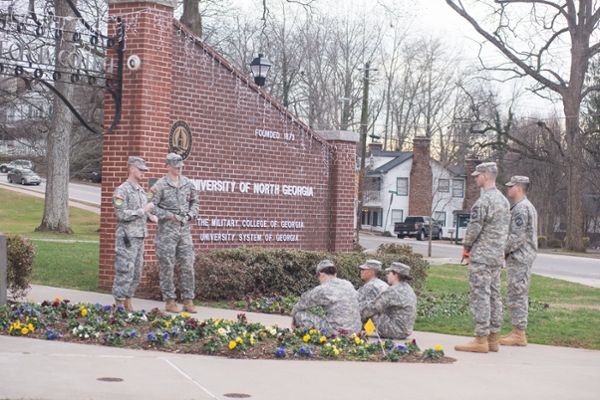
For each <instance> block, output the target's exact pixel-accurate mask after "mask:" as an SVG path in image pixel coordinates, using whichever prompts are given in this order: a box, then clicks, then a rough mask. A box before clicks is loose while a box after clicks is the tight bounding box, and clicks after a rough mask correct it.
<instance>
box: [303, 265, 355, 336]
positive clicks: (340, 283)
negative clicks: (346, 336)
mask: <svg viewBox="0 0 600 400" xmlns="http://www.w3.org/2000/svg"><path fill="white" fill-rule="evenodd" d="M316 306H321V307H323V312H324V313H325V315H324V316H323V317H319V316H317V315H314V314H312V313H310V312H309V311H308V309H310V308H312V307H316ZM292 321H293V324H294V325H296V326H301V325H304V326H305V327H315V328H316V329H325V330H326V331H327V333H328V334H333V333H337V331H338V330H340V329H343V330H346V331H348V332H351V333H356V332H359V331H360V330H361V328H362V324H361V322H360V313H359V311H358V296H357V294H356V290H354V286H352V284H351V283H350V282H348V281H347V280H344V279H339V278H337V277H335V276H334V277H331V278H329V279H328V280H327V281H325V282H323V283H322V284H320V285H319V286H317V287H315V288H313V289H311V290H309V291H308V292H305V293H303V294H302V297H300V300H298V302H297V303H296V304H295V305H294V308H292Z"/></svg>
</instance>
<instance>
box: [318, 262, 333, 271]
mask: <svg viewBox="0 0 600 400" xmlns="http://www.w3.org/2000/svg"><path fill="white" fill-rule="evenodd" d="M327 267H335V265H333V261H331V260H323V261H321V262H320V263H318V264H317V274H318V273H319V272H321V271H323V270H324V269H325V268H327Z"/></svg>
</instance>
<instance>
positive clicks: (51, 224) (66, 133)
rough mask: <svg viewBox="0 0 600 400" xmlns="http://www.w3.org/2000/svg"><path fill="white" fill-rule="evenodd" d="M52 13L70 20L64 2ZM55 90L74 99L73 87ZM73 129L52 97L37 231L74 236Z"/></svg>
mask: <svg viewBox="0 0 600 400" xmlns="http://www.w3.org/2000/svg"><path fill="white" fill-rule="evenodd" d="M75 4H76V3H75ZM55 9H56V15H57V16H73V12H72V11H71V9H70V7H69V5H68V4H67V2H66V1H65V0H56V1H55ZM75 27H76V21H75V20H68V21H66V22H65V24H64V28H63V30H64V31H65V32H66V31H72V32H74V31H75ZM63 49H66V50H68V49H67V45H66V43H65V42H64V41H58V40H57V48H56V54H58V53H59V52H60V51H61V50H63ZM56 67H57V69H61V70H64V66H63V65H61V64H60V60H59V58H58V57H57V60H56ZM63 79H64V78H63ZM56 88H57V90H58V91H59V92H61V93H62V94H63V95H64V96H65V98H67V99H68V100H69V101H71V99H72V98H73V85H71V84H67V83H63V82H59V81H57V82H56ZM72 127H73V114H71V111H70V110H69V109H68V108H67V106H66V105H65V104H64V103H63V102H62V101H61V100H60V99H59V98H58V96H54V103H53V108H52V121H51V127H50V131H49V132H48V139H47V141H48V146H47V151H48V153H47V159H48V178H47V181H46V201H45V203H44V216H43V218H42V223H41V225H40V226H39V227H37V228H36V229H35V230H36V231H52V232H56V233H62V234H73V231H72V230H71V225H70V223H69V149H70V144H71V129H72Z"/></svg>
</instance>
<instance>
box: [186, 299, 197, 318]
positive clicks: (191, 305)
mask: <svg viewBox="0 0 600 400" xmlns="http://www.w3.org/2000/svg"><path fill="white" fill-rule="evenodd" d="M183 311H185V312H189V313H192V314H196V306H194V302H193V301H192V300H191V299H185V300H183Z"/></svg>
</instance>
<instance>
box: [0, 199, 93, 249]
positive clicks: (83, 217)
mask: <svg viewBox="0 0 600 400" xmlns="http://www.w3.org/2000/svg"><path fill="white" fill-rule="evenodd" d="M43 215H44V199H41V198H38V197H34V196H29V195H25V194H21V193H17V192H14V191H12V190H7V189H4V188H0V221H2V225H1V227H0V231H1V232H3V233H4V234H9V233H16V234H19V235H21V236H23V237H25V238H28V239H29V238H32V239H33V238H38V239H39V238H44V239H57V240H99V238H100V233H99V232H98V230H99V229H100V215H98V214H95V213H92V212H90V211H86V210H81V209H78V208H74V207H70V208H69V221H70V223H71V229H72V230H73V232H74V235H53V234H51V233H40V232H35V228H37V227H38V226H40V223H41V222H42V217H43Z"/></svg>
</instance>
